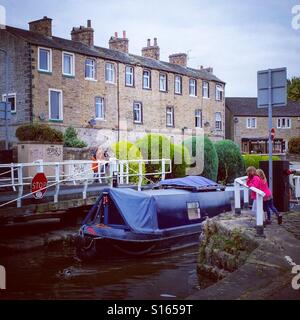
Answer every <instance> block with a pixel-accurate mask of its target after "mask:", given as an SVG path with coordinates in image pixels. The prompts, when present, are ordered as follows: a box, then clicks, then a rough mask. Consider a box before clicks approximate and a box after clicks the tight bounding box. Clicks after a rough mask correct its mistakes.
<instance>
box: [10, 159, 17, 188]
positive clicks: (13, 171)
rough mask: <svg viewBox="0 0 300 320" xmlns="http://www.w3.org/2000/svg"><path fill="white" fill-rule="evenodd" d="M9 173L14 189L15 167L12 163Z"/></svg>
mask: <svg viewBox="0 0 300 320" xmlns="http://www.w3.org/2000/svg"><path fill="white" fill-rule="evenodd" d="M10 175H11V182H12V188H13V191H16V187H15V167H14V164H13V163H11V165H10Z"/></svg>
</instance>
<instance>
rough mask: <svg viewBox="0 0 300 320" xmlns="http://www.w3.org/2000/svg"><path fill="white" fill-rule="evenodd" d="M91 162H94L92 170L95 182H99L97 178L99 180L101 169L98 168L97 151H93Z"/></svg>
mask: <svg viewBox="0 0 300 320" xmlns="http://www.w3.org/2000/svg"><path fill="white" fill-rule="evenodd" d="M91 160H92V161H93V163H92V170H93V171H94V178H95V182H96V181H97V178H99V177H98V176H99V167H98V159H97V153H96V151H93V152H92V153H91Z"/></svg>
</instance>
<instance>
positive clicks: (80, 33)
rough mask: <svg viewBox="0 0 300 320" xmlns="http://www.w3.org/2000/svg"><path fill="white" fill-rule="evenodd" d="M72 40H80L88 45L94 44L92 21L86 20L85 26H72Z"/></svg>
mask: <svg viewBox="0 0 300 320" xmlns="http://www.w3.org/2000/svg"><path fill="white" fill-rule="evenodd" d="M71 37H72V40H73V41H77V42H82V43H84V44H86V45H87V46H89V47H93V46H94V29H92V21H91V20H87V27H85V26H80V27H79V28H76V27H74V28H73V29H72V32H71Z"/></svg>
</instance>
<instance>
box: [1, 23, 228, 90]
mask: <svg viewBox="0 0 300 320" xmlns="http://www.w3.org/2000/svg"><path fill="white" fill-rule="evenodd" d="M5 30H6V31H8V32H9V33H11V34H13V35H15V36H16V37H20V38H22V39H23V40H25V41H27V42H28V43H30V44H34V45H38V46H44V47H49V48H53V49H59V50H65V51H71V52H75V53H79V54H83V55H87V56H92V57H98V58H103V59H106V60H112V61H117V62H121V63H124V64H130V65H134V66H142V67H145V68H151V69H156V70H161V71H165V72H172V73H177V74H181V75H185V76H188V77H193V78H200V79H203V80H208V81H215V82H220V83H223V84H225V82H224V81H222V80H220V79H219V78H217V77H216V76H215V75H213V74H212V73H210V72H208V71H206V70H197V69H193V68H189V67H182V66H179V65H176V64H172V63H169V62H164V61H159V60H155V59H151V58H145V57H142V56H137V55H134V54H128V53H124V52H120V51H117V50H112V49H108V48H102V47H98V46H95V47H93V48H91V47H89V46H87V45H85V44H83V43H81V42H77V41H72V40H68V39H63V38H58V37H54V36H52V37H47V36H43V35H41V34H38V33H36V32H31V31H28V30H23V29H18V28H14V27H10V26H7V27H6V29H5Z"/></svg>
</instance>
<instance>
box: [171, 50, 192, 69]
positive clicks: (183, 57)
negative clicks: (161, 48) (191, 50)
mask: <svg viewBox="0 0 300 320" xmlns="http://www.w3.org/2000/svg"><path fill="white" fill-rule="evenodd" d="M187 58H188V55H187V54H186V53H175V54H172V55H170V56H169V61H170V63H173V64H177V65H179V66H182V67H186V66H187Z"/></svg>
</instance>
